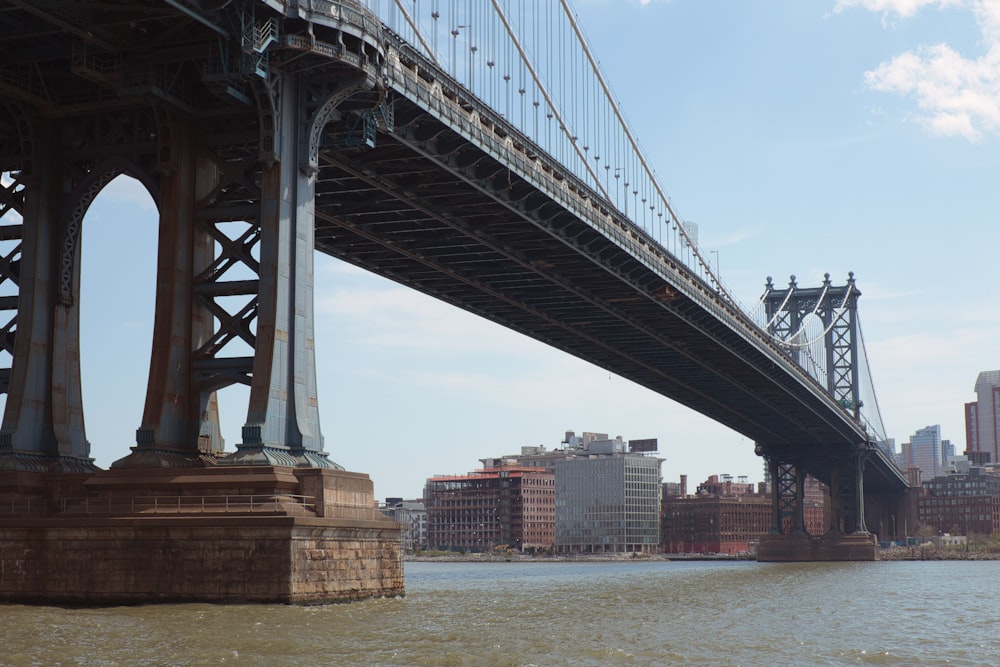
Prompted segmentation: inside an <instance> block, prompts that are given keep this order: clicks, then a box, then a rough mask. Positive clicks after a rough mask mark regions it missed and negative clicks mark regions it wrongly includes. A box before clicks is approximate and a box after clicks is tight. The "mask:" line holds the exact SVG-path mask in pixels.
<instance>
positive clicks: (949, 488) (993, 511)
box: [917, 468, 1000, 535]
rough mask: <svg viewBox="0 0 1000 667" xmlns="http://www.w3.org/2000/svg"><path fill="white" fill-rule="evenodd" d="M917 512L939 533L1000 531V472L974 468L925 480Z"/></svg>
mask: <svg viewBox="0 0 1000 667" xmlns="http://www.w3.org/2000/svg"><path fill="white" fill-rule="evenodd" d="M917 515H918V520H919V521H920V525H921V526H925V527H929V528H931V529H933V530H934V531H935V532H937V533H954V534H959V535H995V534H998V533H1000V475H998V474H995V473H991V472H987V471H986V470H984V469H983V468H972V469H971V470H970V471H969V474H953V475H944V476H940V477H935V478H934V479H932V480H929V481H927V482H924V484H923V494H922V495H921V496H920V498H919V499H918V500H917Z"/></svg>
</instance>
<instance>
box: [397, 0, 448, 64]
mask: <svg viewBox="0 0 1000 667" xmlns="http://www.w3.org/2000/svg"><path fill="white" fill-rule="evenodd" d="M396 6H397V7H399V11H400V12H402V14H403V20H405V21H406V23H407V24H408V25H409V26H410V30H412V31H413V34H414V36H415V37H416V38H417V40H419V41H420V45H421V46H422V47H424V51H425V52H426V53H427V55H428V56H429V57H430V59H431V60H432V61H433V62H434V64H435V65H438V64H440V63H438V59H437V54H436V53H434V49H432V48H431V47H430V45H429V44H428V43H427V40H426V39H424V36H423V33H421V32H420V28H419V27H418V26H417V24H416V22H414V20H413V17H412V16H410V12H408V11H406V6H405V5H404V4H403V0H396Z"/></svg>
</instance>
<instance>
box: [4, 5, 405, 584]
mask: <svg viewBox="0 0 1000 667" xmlns="http://www.w3.org/2000/svg"><path fill="white" fill-rule="evenodd" d="M207 4H208V5H211V6H210V7H204V8H203V7H201V6H200V5H199V3H194V4H193V5H190V6H188V5H184V4H180V3H177V4H175V6H174V7H173V8H172V9H163V8H159V9H152V8H150V7H149V6H147V5H146V4H145V3H132V4H129V3H120V4H119V5H115V6H107V7H102V8H99V9H94V10H93V11H91V10H90V9H89V8H87V9H85V10H84V9H79V8H73V7H66V8H47V7H40V8H36V9H31V10H30V11H29V10H24V11H17V12H14V11H13V10H10V11H9V12H8V14H7V18H9V19H10V23H7V24H6V25H8V26H9V25H13V24H14V23H19V25H22V27H23V31H24V33H25V34H26V35H28V36H31V35H34V36H37V35H45V36H46V37H45V38H44V40H46V42H45V43H43V44H38V43H33V44H32V43H27V44H25V48H24V49H23V50H21V49H15V48H13V47H12V51H14V50H16V51H19V52H21V53H22V55H23V58H19V59H18V61H17V63H13V64H11V63H6V64H4V65H2V66H0V93H2V94H0V100H3V102H2V103H0V173H4V174H7V176H5V177H4V178H3V179H2V180H0V188H2V189H0V222H2V223H3V225H2V226H0V243H3V244H5V245H4V250H3V259H2V261H0V282H6V283H7V285H12V286H13V287H14V289H15V290H16V293H15V294H13V295H11V296H4V297H2V298H0V311H3V313H5V314H6V315H5V317H4V318H3V322H4V325H3V328H2V335H0V350H2V351H3V352H6V353H7V355H9V358H10V364H9V367H8V368H0V392H3V393H6V395H7V400H6V408H5V411H4V414H3V420H2V426H0V508H6V509H0V572H2V573H3V574H0V599H4V600H22V601H30V600H41V601H46V602H53V601H67V602H84V603H88V602H113V603H119V602H126V603H128V602H141V601H149V600H225V599H236V598H238V599H248V600H261V601H284V602H295V601H317V600H319V601H323V600H335V599H351V598H357V597H367V596H370V595H381V594H397V593H399V592H401V591H402V585H403V584H402V565H401V555H400V552H399V526H398V524H395V523H394V522H389V521H387V520H385V519H384V518H383V517H382V516H381V515H380V514H379V513H378V512H377V511H376V510H375V503H374V499H373V497H372V496H373V489H372V484H371V481H370V480H368V478H367V475H363V474H360V473H349V472H346V471H344V470H343V468H342V467H341V466H339V465H337V464H336V463H334V462H333V461H331V460H330V459H329V457H328V455H327V453H326V452H325V451H324V442H323V436H322V433H321V431H320V424H319V402H318V397H317V391H316V369H315V359H314V353H315V339H314V334H313V255H314V251H315V238H314V236H315V220H314V217H315V201H316V183H317V175H318V171H319V149H320V146H321V145H322V144H323V143H324V142H329V141H351V140H353V139H356V138H357V136H358V135H359V131H358V130H356V128H358V127H360V128H361V130H362V133H361V138H360V140H359V141H362V142H363V140H364V136H363V130H364V128H365V127H366V124H367V125H370V124H372V123H374V122H375V120H374V118H375V116H374V114H373V111H372V110H373V109H380V108H381V109H383V110H384V104H385V102H386V91H385V88H384V86H383V85H382V76H381V71H382V66H383V64H384V55H385V45H386V41H385V36H384V35H383V34H382V30H381V23H380V21H378V20H377V18H376V17H375V16H373V15H371V14H369V13H368V12H367V11H366V10H364V9H361V8H359V6H357V5H355V4H354V3H345V4H342V3H336V2H333V3H317V7H316V8H315V9H313V7H312V3H310V6H309V8H308V9H306V8H302V9H301V10H300V9H299V8H298V7H297V6H296V4H295V3H274V2H239V3H207ZM88 7H89V6H88ZM78 10H79V11H80V12H81V14H80V15H76V14H75V13H74V12H76V11H78ZM14 14H16V16H15V15H14ZM26 39H33V38H32V37H27V38H26ZM9 41H10V40H8V42H9ZM29 47H30V48H29ZM43 52H44V53H45V55H44V56H38V54H41V53H43ZM32 58H35V60H33V61H32ZM122 174H125V175H128V176H131V177H134V178H135V179H137V180H138V181H139V182H140V183H141V184H142V185H143V186H144V187H145V188H146V190H147V191H148V192H149V194H150V195H151V197H152V198H153V200H154V201H155V203H156V205H157V208H158V211H159V235H158V254H157V257H156V258H155V261H156V264H157V279H156V303H155V315H154V327H153V329H154V330H153V336H152V341H151V350H152V351H151V355H150V367H149V378H148V384H147V391H146V397H145V406H144V410H143V413H142V415H135V416H129V415H124V416H123V418H124V419H130V418H134V419H136V420H137V421H138V423H139V426H138V428H137V430H136V442H135V445H134V447H132V448H131V453H128V454H127V455H125V456H123V457H122V458H120V459H118V460H117V461H115V462H114V463H113V464H112V466H111V470H107V471H100V470H98V469H97V467H96V466H95V464H94V461H93V459H92V458H91V456H90V443H89V442H88V440H87V437H86V431H85V420H84V406H83V401H82V391H81V384H82V383H81V369H80V341H79V319H80V299H79V295H80V284H79V282H80V267H79V263H80V243H81V238H82V237H83V236H84V235H85V233H86V230H85V229H84V227H85V225H84V217H85V214H86V212H87V209H88V207H89V205H90V204H91V202H92V201H93V200H94V198H95V197H96V196H97V194H98V193H99V192H100V191H101V189H102V188H103V187H104V186H105V185H107V184H108V183H109V182H110V181H112V180H113V179H114V178H116V177H117V176H119V175H122ZM127 251H128V250H127V249H122V252H127ZM150 261H154V259H153V258H150ZM108 269H109V270H113V267H108ZM124 278H125V279H127V277H124ZM234 303H238V304H239V305H237V306H234V305H233V304H234ZM233 343H242V345H241V346H240V345H233ZM237 348H239V349H240V350H241V351H242V352H236V351H234V350H236V349H237ZM247 348H249V350H251V354H250V355H247V354H246V353H245V350H246V349H247ZM234 383H241V384H244V385H247V386H249V387H250V398H249V405H248V407H247V413H246V421H245V425H244V426H243V429H242V438H241V442H240V443H238V444H237V445H236V451H235V452H234V453H228V454H227V453H226V452H225V451H224V450H223V443H222V440H221V436H220V433H219V420H218V406H217V401H216V392H217V391H219V390H221V389H223V388H225V387H227V386H229V385H232V384H234ZM108 400H114V399H113V397H111V398H109V399H108ZM165 505H170V506H172V508H173V509H172V511H171V513H172V516H171V517H170V518H169V520H167V519H166V518H165V517H164V516H162V515H161V514H160V511H159V508H161V507H163V506H165ZM95 507H101V508H102V509H101V510H99V512H100V513H101V514H103V515H110V517H105V518H107V519H108V521H109V522H106V523H102V522H101V521H99V520H97V519H92V522H93V525H92V529H90V530H88V532H87V534H86V535H85V536H83V537H80V536H79V535H78V534H75V533H73V531H74V527H73V526H74V525H75V524H77V523H79V520H80V518H81V516H87V517H92V515H93V514H94V512H95V511H98V510H95V509H94V508H95ZM234 508H239V509H237V510H236V512H235V515H234V512H233V510H234ZM5 515H6V518H5ZM122 517H128V518H130V519H131V520H132V521H133V522H134V529H132V530H129V531H126V532H125V533H123V532H122V531H121V529H120V528H119V526H120V525H121V518H122ZM115 520H117V521H118V522H117V523H115ZM29 524H30V529H29V527H28V526H29ZM74 535H75V537H73V536H74ZM129 535H130V536H131V537H132V539H130V538H129V537H128V536H129ZM71 537H72V538H73V539H77V538H79V539H82V540H83V541H84V542H86V543H87V546H88V548H87V549H84V550H82V551H81V550H76V551H66V549H64V548H63V547H61V546H60V545H65V544H69V543H70V542H71V541H72V540H71V539H70V538H71ZM87 540H91V541H90V542H87ZM348 541H350V544H351V545H352V546H351V550H350V551H345V547H344V545H345V544H348ZM109 545H117V546H109ZM101 549H103V550H104V551H102V550H101ZM116 549H117V551H115V550H116ZM109 550H110V551H109ZM84 552H87V553H84ZM171 553H174V554H181V555H180V556H178V558H177V559H173V560H171V559H166V560H165V557H164V554H171ZM241 553H248V554H249V553H256V554H258V556H259V557H257V558H249V557H246V558H244V557H242V556H240V555H239V554H241ZM317 553H322V554H323V557H322V558H321V559H317V558H316V556H315V554H317ZM227 554H228V555H227ZM289 554H291V556H290V560H289V557H288V555H289ZM310 554H312V555H310ZM365 560H368V564H367V565H366V564H365V562H364V561H365ZM48 563H60V567H59V568H58V571H57V572H52V571H50V569H47V568H48V566H47V564H48ZM115 563H117V565H112V564H115ZM109 567H112V568H113V567H118V568H119V569H117V570H114V569H111V570H109V569H107V568H109ZM338 568H339V569H338ZM359 568H360V569H359ZM365 569H367V570H369V571H370V574H366V573H365V572H363V571H362V570H365ZM328 575H329V576H328ZM317 581H323V582H329V583H324V584H321V585H317V584H316V582H317Z"/></svg>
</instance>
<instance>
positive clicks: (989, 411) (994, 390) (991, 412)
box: [965, 371, 1000, 463]
mask: <svg viewBox="0 0 1000 667" xmlns="http://www.w3.org/2000/svg"><path fill="white" fill-rule="evenodd" d="M976 399H977V400H975V401H973V402H971V403H966V404H965V451H966V452H982V453H986V454H989V456H990V462H991V463H997V462H1000V371H983V372H982V373H980V374H979V377H977V378H976ZM970 458H973V457H971V456H970Z"/></svg>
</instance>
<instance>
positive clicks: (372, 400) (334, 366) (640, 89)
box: [81, 0, 1000, 497]
mask: <svg viewBox="0 0 1000 667" xmlns="http://www.w3.org/2000/svg"><path fill="white" fill-rule="evenodd" d="M944 4H945V3H938V2H918V3H912V2H910V3H904V2H898V3H893V2H888V1H884V0H883V1H881V2H877V3H876V2H862V1H861V0H855V1H848V0H842V1H841V2H835V1H834V0H830V2H821V3H800V2H792V1H790V0H784V1H780V2H763V1H760V0H753V1H748V2H746V3H741V4H739V5H738V6H736V7H732V6H730V5H726V9H727V11H725V12H720V11H719V6H720V5H719V4H717V3H712V2H695V1H693V0H674V1H673V2H656V1H650V2H632V3H610V2H598V1H588V2H579V3H578V4H577V6H576V9H577V12H578V19H579V21H580V23H581V25H582V27H583V28H584V30H585V31H586V32H587V34H588V37H589V39H590V42H591V45H592V47H593V49H594V52H595V54H596V56H597V57H598V59H599V60H600V61H601V63H602V67H603V69H604V74H605V76H606V78H607V79H608V81H609V83H610V84H611V86H612V88H613V90H614V91H615V94H616V96H617V97H618V99H619V100H620V101H621V105H622V108H623V109H624V111H625V113H626V115H627V116H628V118H629V120H630V123H631V125H632V127H633V129H634V130H635V132H636V134H637V135H638V137H639V140H640V142H641V143H642V144H643V147H644V151H645V152H646V154H647V155H648V156H649V157H650V160H651V162H652V164H653V166H654V168H655V169H656V171H657V173H658V174H659V177H660V181H661V183H663V185H664V186H665V188H666V190H667V192H668V193H669V194H670V195H671V198H672V200H673V202H674V203H675V205H676V207H677V210H678V212H679V214H680V215H681V216H682V217H683V218H685V219H687V220H690V221H694V222H696V223H697V224H698V226H699V236H700V243H701V247H702V249H703V251H704V252H705V253H711V257H712V258H713V261H715V262H716V263H717V266H718V267H719V269H720V270H721V275H722V278H723V280H724V281H725V283H726V284H727V286H728V287H729V288H730V289H731V290H732V291H733V292H734V293H735V294H736V295H737V296H738V297H739V298H740V299H741V300H742V301H743V302H744V303H745V304H749V305H751V306H752V305H753V303H755V301H756V299H757V298H758V297H759V295H760V293H761V292H762V291H763V285H764V282H765V280H766V278H767V276H773V277H774V282H775V283H776V284H777V285H783V284H785V283H786V282H787V280H788V276H789V275H791V274H795V275H796V276H797V279H798V282H799V284H801V285H817V284H819V283H820V281H821V280H822V279H823V274H824V273H827V272H829V273H830V274H831V279H832V280H833V281H834V282H835V283H837V284H840V283H843V281H844V280H846V278H847V274H848V271H854V273H855V275H856V277H857V280H858V286H859V288H860V290H861V293H862V296H861V299H860V301H859V310H860V316H861V320H862V324H863V333H864V335H865V340H866V344H867V349H868V353H869V360H870V363H871V367H872V368H871V371H872V375H873V378H874V383H875V387H876V390H877V392H878V396H879V402H880V406H879V407H880V408H881V412H882V414H883V416H884V420H885V422H886V426H887V427H888V429H889V433H888V435H889V436H890V437H895V438H896V441H897V442H901V441H902V440H903V439H904V438H905V437H906V434H908V433H912V432H914V431H915V430H916V429H918V428H920V427H922V426H925V425H926V424H928V423H937V424H941V432H942V437H944V438H946V439H950V440H951V441H952V442H955V443H956V444H957V445H958V447H957V448H958V449H959V450H960V451H961V450H964V447H965V442H964V440H965V438H964V413H963V410H964V404H965V403H966V402H968V401H970V400H973V399H974V397H975V393H974V391H973V386H974V382H975V379H976V377H977V375H978V373H980V372H981V371H985V370H990V369H992V368H996V367H1000V363H998V360H997V359H996V357H995V353H996V352H995V351H996V349H998V345H997V342H998V339H1000V335H998V334H1000V315H998V314H996V313H995V312H991V311H990V309H988V308H984V307H983V305H982V304H983V294H982V292H983V291H984V290H985V289H986V286H987V285H989V284H990V282H989V280H990V278H991V277H992V276H991V272H990V270H989V269H990V267H991V266H992V265H993V257H994V255H995V248H997V247H1000V244H998V241H1000V231H998V230H1000V227H998V226H997V225H996V224H995V223H996V221H995V220H994V216H995V215H996V213H995V207H994V206H993V203H992V201H991V193H992V189H993V183H995V182H996V180H997V179H998V177H1000V160H998V159H997V158H996V157H995V154H996V152H997V151H996V149H997V136H996V132H997V125H996V124H995V123H994V122H993V121H992V120H991V116H990V115H989V114H987V113H980V112H978V111H977V109H976V108H972V107H970V108H963V107H962V106H961V105H962V103H963V102H962V101H963V100H965V99H970V98H974V99H977V100H980V101H981V107H980V108H983V107H985V108H987V109H993V110H996V108H997V107H998V104H997V99H998V97H1000V93H998V91H997V88H998V86H997V81H998V80H1000V75H998V74H997V73H996V72H994V71H993V70H991V69H989V67H990V63H991V62H992V61H990V60H989V58H987V57H986V56H987V55H988V54H989V53H991V52H992V50H993V49H994V48H997V47H996V45H995V43H994V41H993V40H994V38H995V35H996V34H997V31H996V30H995V28H996V27H997V26H996V25H995V24H994V23H991V22H990V21H991V20H992V19H991V17H992V15H991V14H990V13H989V12H986V11H985V8H988V7H989V6H991V5H988V4H987V3H974V2H965V3H950V4H949V5H948V6H947V7H945V6H944ZM873 8H874V9H873ZM918 10H919V11H918ZM977 10H983V11H977ZM624 34H627V35H629V36H630V38H629V39H627V40H623V39H621V36H622V35H624ZM941 45H946V47H945V46H941ZM903 64H909V68H908V69H906V70H905V71H904V70H900V69H899V67H900V66H901V65H903ZM939 70H944V71H946V72H952V73H954V74H955V77H954V78H955V79H956V80H958V81H960V82H963V83H962V85H964V86H965V87H964V88H962V87H959V88H958V89H953V90H952V89H948V88H947V87H946V86H944V85H943V83H941V82H936V81H935V79H934V72H935V71H939ZM650 71H654V72H655V74H656V80H655V81H653V82H650V80H649V72H650ZM973 72H975V73H977V74H976V75H973ZM904 73H906V74H908V75H917V74H921V73H922V76H920V77H918V78H919V81H917V80H911V79H906V78H905V76H904ZM919 82H923V83H926V84H927V85H925V86H918V85H917V83H919ZM935 83H939V84H940V85H931V84H935ZM977 84H978V85H979V87H978V88H976V87H975V86H976V85H977ZM925 91H932V93H934V94H938V95H940V96H941V97H919V96H920V95H924V94H925ZM154 220H155V216H154V214H153V211H152V204H151V201H150V200H149V198H148V196H147V195H145V193H144V192H141V191H140V190H139V189H138V187H137V186H136V184H135V183H134V182H130V181H127V180H125V179H119V180H118V181H115V182H114V183H113V184H112V185H111V186H110V187H109V189H108V190H107V191H106V192H105V193H103V194H102V195H101V197H99V198H98V200H97V201H96V202H95V204H94V206H93V207H92V209H91V211H90V212H89V213H88V217H87V219H86V221H85V231H84V242H83V243H84V247H83V252H84V258H83V268H82V270H83V279H82V285H83V295H82V302H83V304H84V307H83V309H82V313H83V318H84V320H83V322H82V323H81V327H82V336H83V354H82V358H83V361H82V365H83V372H84V380H83V382H84V392H85V395H84V400H85V409H86V419H87V429H88V438H89V439H90V440H91V442H92V443H93V449H92V454H93V455H94V456H95V458H96V459H97V462H98V464H99V465H100V466H102V467H107V466H108V465H110V463H111V462H112V461H114V460H116V459H118V458H121V457H122V456H124V455H125V454H127V452H128V448H129V447H130V446H131V445H134V432H135V429H136V428H137V427H138V426H139V422H140V420H141V416H142V399H143V396H144V393H145V384H146V372H147V368H148V355H149V332H150V331H151V328H152V293H153V290H152V286H153V284H154V278H153V266H152V265H153V263H154V258H155V223H154ZM122 248H128V249H130V251H131V252H128V253H122V252H117V251H118V250H120V249H122ZM109 251H116V252H114V253H112V252H109ZM109 267H113V270H112V269H110V268H109ZM123 276H127V277H128V280H123ZM316 283H317V292H316V340H317V346H316V354H317V364H318V369H319V378H318V385H319V404H320V417H321V427H322V429H323V433H324V435H325V439H326V446H325V449H326V451H327V452H328V453H329V454H330V458H331V459H332V460H334V461H336V462H338V463H340V464H341V465H344V466H345V467H346V468H348V469H349V470H355V471H358V472H365V473H368V474H370V475H371V476H372V479H373V480H374V482H375V490H376V496H377V497H385V496H404V497H413V496H415V495H419V493H420V489H422V486H423V483H424V481H425V480H426V478H428V477H430V476H433V475H435V474H448V473H454V472H466V471H467V470H468V469H471V467H474V463H475V462H476V461H477V460H478V459H479V458H483V457H486V456H499V455H502V454H505V453H509V452H511V451H517V450H519V448H520V447H521V446H522V445H539V444H544V445H546V446H547V447H550V448H551V447H553V446H556V445H557V444H558V442H557V441H558V440H559V438H560V437H561V435H562V434H563V433H564V432H565V431H567V430H576V431H578V432H579V431H583V430H590V431H600V432H606V433H609V434H610V435H611V436H612V437H613V436H615V435H622V436H624V437H625V438H627V439H638V438H657V439H658V440H659V442H660V456H661V457H663V458H664V459H665V462H664V464H663V468H662V469H663V476H664V479H668V480H674V479H676V478H677V477H678V476H679V475H680V474H687V475H689V479H704V478H707V477H708V476H709V475H711V474H722V473H729V474H732V475H734V476H740V475H746V476H748V477H749V478H750V479H752V480H758V479H761V478H762V469H763V462H762V460H761V459H759V458H757V457H756V456H755V455H754V454H753V443H752V442H751V441H749V440H748V439H746V438H744V437H742V436H740V435H739V434H737V433H734V432H733V431H730V430H729V429H727V428H725V427H722V426H720V425H718V424H714V423H713V422H711V421H709V420H708V419H706V418H704V417H701V416H700V415H696V414H695V413H692V412H691V411H690V410H687V409H686V408H682V407H680V406H679V405H677V404H676V403H673V402H672V401H669V400H668V399H665V398H662V397H659V396H656V395H654V394H652V393H651V392H649V391H647V390H645V389H642V388H639V387H637V386H636V385H634V384H632V383H631V382H628V381H626V380H623V379H621V378H619V377H617V376H613V375H610V374H608V373H607V371H603V370H601V369H598V368H595V367H593V366H590V365H588V364H586V363H584V362H581V361H578V360H576V359H573V358H571V357H568V356H567V355H565V354H564V353H561V352H558V351H555V350H551V349H548V348H545V347H544V346H543V345H542V344H540V343H537V342H534V341H531V340H528V339H526V338H524V337H523V336H520V335H518V334H514V333H512V332H509V331H506V330H502V329H499V328H498V327H496V326H495V325H493V324H490V323H488V322H485V321H483V320H479V319H476V318H474V317H472V316H470V315H467V314H465V313H463V312H460V311H457V310H456V309H454V308H451V307H449V306H446V305H444V304H441V303H438V302H435V301H433V300H431V299H429V298H427V297H425V296H423V295H420V294H417V293H415V292H411V291H408V290H406V289H405V288H402V287H399V286H397V285H395V284H393V283H390V282H387V281H385V280H382V279H378V278H376V277H374V276H370V275H368V274H365V273H364V272H361V271H360V270H357V269H354V268H352V267H349V266H346V265H343V264H340V263H337V262H335V261H333V260H331V259H329V258H326V257H324V256H317V261H316ZM246 395H247V392H246V391H245V389H244V388H242V387H234V388H231V389H228V390H226V391H225V392H223V394H222V396H221V397H220V399H221V407H222V413H223V414H222V419H223V433H224V436H225V437H226V440H227V449H228V450H229V451H232V449H233V447H234V445H235V444H236V442H238V440H239V436H240V427H241V426H242V422H243V420H244V419H245V416H246Z"/></svg>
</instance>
